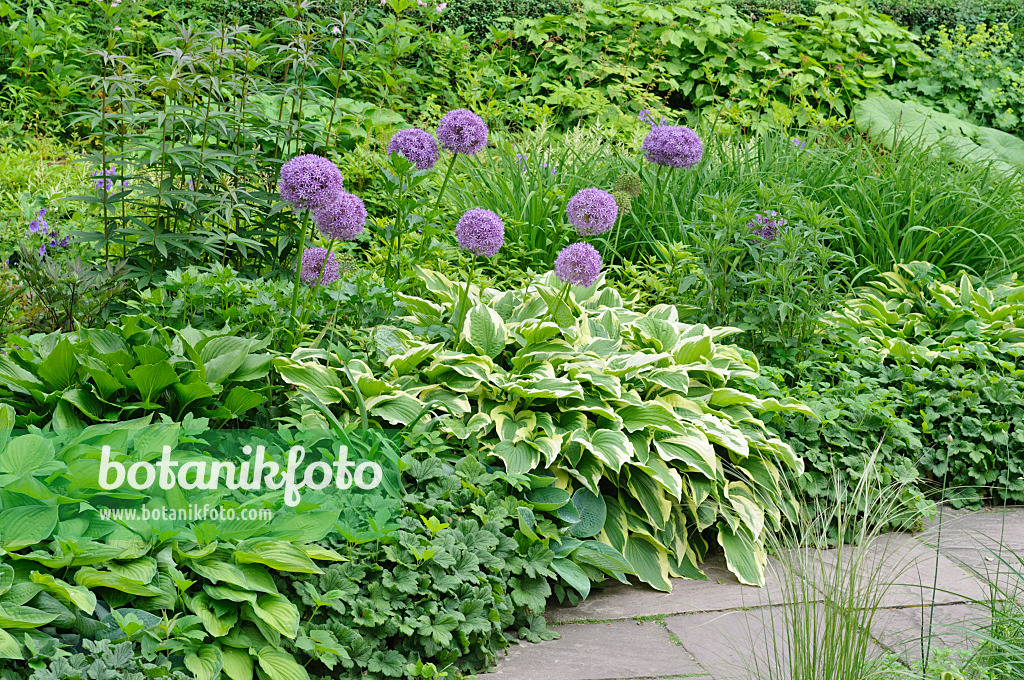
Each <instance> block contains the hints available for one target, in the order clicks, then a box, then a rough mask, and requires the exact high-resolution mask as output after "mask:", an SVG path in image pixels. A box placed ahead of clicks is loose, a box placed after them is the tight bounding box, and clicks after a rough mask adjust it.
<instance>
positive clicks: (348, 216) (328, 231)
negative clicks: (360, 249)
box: [313, 191, 366, 241]
mask: <svg viewBox="0 0 1024 680" xmlns="http://www.w3.org/2000/svg"><path fill="white" fill-rule="evenodd" d="M313 221H314V222H316V226H317V228H319V229H320V233H321V234H323V235H324V236H326V237H327V238H336V239H340V240H342V241H351V240H353V239H355V238H356V237H358V236H359V235H360V234H362V233H363V227H364V225H365V224H366V206H365V205H363V201H362V199H360V198H359V197H358V196H355V195H353V194H350V193H348V192H345V191H342V192H341V193H338V194H335V195H334V197H333V198H331V199H330V200H328V201H327V202H326V203H322V204H320V205H317V206H316V207H314V208H313Z"/></svg>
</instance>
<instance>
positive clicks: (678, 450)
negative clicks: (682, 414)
mask: <svg viewBox="0 0 1024 680" xmlns="http://www.w3.org/2000/svg"><path fill="white" fill-rule="evenodd" d="M654 449H655V450H656V451H657V452H658V455H659V456H661V458H662V460H664V461H668V462H671V461H679V462H681V463H683V464H684V465H685V466H686V469H687V470H691V471H693V472H699V473H700V474H702V475H704V476H705V477H707V478H708V479H715V478H716V477H717V468H718V456H717V454H715V447H714V446H713V445H712V444H711V442H709V441H708V439H707V437H706V436H704V433H703V432H699V431H695V432H693V433H692V434H687V435H681V436H676V437H668V438H666V439H655V440H654Z"/></svg>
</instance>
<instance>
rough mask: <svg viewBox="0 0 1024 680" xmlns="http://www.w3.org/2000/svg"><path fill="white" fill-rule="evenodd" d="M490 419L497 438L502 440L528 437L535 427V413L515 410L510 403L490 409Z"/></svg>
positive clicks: (507, 440) (517, 439)
mask: <svg viewBox="0 0 1024 680" xmlns="http://www.w3.org/2000/svg"><path fill="white" fill-rule="evenodd" d="M490 415H491V420H493V421H494V429H495V431H496V432H497V434H498V439H500V440H501V441H503V442H512V443H515V442H517V441H522V440H525V439H529V438H530V435H531V434H532V433H533V432H534V430H536V429H537V414H536V413H534V412H533V411H530V410H521V411H517V410H515V406H513V405H512V404H502V405H501V406H499V407H498V408H496V409H493V410H492V411H491V414H490Z"/></svg>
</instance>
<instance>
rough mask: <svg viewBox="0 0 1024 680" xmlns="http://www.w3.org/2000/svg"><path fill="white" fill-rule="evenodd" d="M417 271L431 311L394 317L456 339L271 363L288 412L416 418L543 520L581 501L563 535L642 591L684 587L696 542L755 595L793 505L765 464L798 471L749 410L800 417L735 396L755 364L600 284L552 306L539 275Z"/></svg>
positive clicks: (400, 342) (795, 407)
mask: <svg viewBox="0 0 1024 680" xmlns="http://www.w3.org/2000/svg"><path fill="white" fill-rule="evenodd" d="M420 275H421V277H422V278H423V281H424V285H425V286H426V289H427V291H428V292H429V294H430V299H424V298H418V297H412V296H403V297H402V301H403V303H404V304H405V306H406V309H407V310H408V311H409V317H408V318H407V319H406V321H408V322H409V323H411V324H412V325H413V326H415V327H417V328H420V329H439V328H443V327H444V326H445V324H446V323H448V322H449V320H450V319H453V318H455V319H464V322H463V324H462V326H461V328H459V329H458V331H459V332H458V334H457V336H456V337H455V338H454V339H448V340H446V339H445V338H444V336H442V337H438V338H436V340H437V341H433V342H432V341H430V340H431V339H432V338H426V339H424V338H422V337H418V336H415V335H413V334H412V333H409V332H407V331H402V330H398V329H395V330H394V331H393V332H392V333H391V338H390V346H391V352H390V356H388V357H387V358H386V359H385V360H384V361H383V365H382V366H381V367H379V369H378V370H373V369H371V367H370V365H369V364H368V363H367V362H364V361H361V360H350V361H347V362H345V361H342V360H341V359H340V357H337V356H332V355H331V354H329V353H327V352H323V351H309V350H298V351H296V353H295V354H293V355H292V357H290V358H284V357H281V358H278V359H275V366H276V368H277V370H278V372H279V373H280V375H281V377H282V378H283V379H284V380H285V381H286V382H288V383H291V384H292V385H294V386H295V387H296V388H297V390H298V396H299V399H298V400H296V404H295V407H296V408H298V409H300V410H301V409H303V408H305V407H308V406H310V405H315V406H316V407H318V408H320V409H321V412H323V413H325V414H326V415H327V416H328V417H329V418H332V419H333V418H335V414H337V415H338V417H340V418H342V419H348V420H355V419H357V418H359V417H364V416H365V417H368V418H373V419H374V420H375V421H377V422H384V423H389V424H392V425H393V424H409V423H413V422H415V421H418V420H420V418H421V417H422V416H423V414H424V412H431V413H432V414H433V420H432V421H431V422H432V424H433V425H434V426H436V427H437V428H438V429H439V430H440V432H442V433H443V434H445V435H446V436H447V437H449V438H451V439H453V440H461V441H465V442H467V443H468V444H469V445H470V446H471V447H472V448H475V449H476V450H479V451H480V453H481V454H482V455H483V456H485V457H486V459H487V460H491V461H495V462H498V461H500V463H501V464H502V465H503V466H504V468H505V470H506V472H507V474H508V475H509V476H510V477H512V478H518V479H521V480H524V481H523V483H524V484H525V485H526V486H529V487H532V488H533V489H534V490H536V489H539V488H542V487H554V488H555V489H558V490H561V491H562V492H563V494H562V498H561V501H560V502H559V503H555V504H554V507H553V508H552V510H553V511H556V512H559V511H560V514H559V516H560V518H561V520H562V521H563V522H565V523H567V524H569V525H570V526H576V525H577V524H578V523H583V522H586V523H588V524H589V523H591V522H592V521H593V518H590V517H583V516H581V515H580V514H579V512H578V508H577V506H576V504H573V506H572V508H569V506H568V503H567V501H568V498H569V495H570V494H575V493H576V492H578V491H580V490H585V491H587V492H589V493H590V494H591V495H592V496H594V497H595V498H596V499H598V500H597V501H596V503H597V504H598V505H599V506H600V509H599V510H595V512H598V513H599V514H600V515H601V521H598V522H596V523H595V524H594V525H593V527H592V529H590V530H588V531H579V529H578V527H577V531H576V534H575V535H576V537H577V538H590V537H596V538H598V539H599V541H600V542H603V543H604V545H606V546H608V547H610V548H612V550H613V551H614V554H617V555H618V556H619V558H620V561H621V558H622V557H625V559H626V561H627V564H628V566H629V567H630V569H629V571H635V572H636V574H637V575H638V576H639V578H641V579H642V580H643V581H645V582H647V583H649V584H650V585H652V586H653V587H655V588H659V589H662V590H668V589H669V588H670V587H671V586H670V583H669V580H668V579H669V577H671V576H678V577H696V578H700V577H701V576H700V569H699V566H698V565H699V562H700V561H701V559H702V558H703V556H704V555H705V553H706V552H707V550H708V543H707V541H706V540H705V536H709V535H711V536H717V541H718V543H719V544H720V545H721V546H722V547H723V548H724V550H725V554H726V557H727V559H728V562H729V566H730V568H731V569H732V570H733V571H734V572H735V573H736V575H737V576H738V578H740V580H742V581H743V582H746V583H753V584H758V583H762V582H763V569H764V564H765V561H766V553H765V549H764V546H765V539H766V536H767V534H768V532H770V531H773V530H777V529H778V528H779V526H780V523H781V521H782V519H783V517H784V516H788V515H789V513H790V511H791V510H792V509H793V507H794V506H793V499H792V497H791V496H790V494H789V493H788V492H786V490H785V489H784V488H783V485H782V484H781V479H782V469H783V468H785V469H788V470H790V471H791V472H792V473H794V474H799V473H800V471H801V470H802V461H801V460H800V459H799V458H798V457H797V456H795V455H794V453H793V451H792V449H791V448H790V447H789V446H788V445H787V444H786V443H785V442H783V441H782V440H781V439H780V438H779V437H777V436H776V435H775V434H774V433H772V432H771V431H770V430H768V429H767V428H766V427H765V426H764V424H763V422H762V421H761V420H760V418H759V415H760V414H762V413H770V412H776V411H795V412H803V413H806V414H807V415H809V416H813V413H812V412H811V411H810V410H809V409H807V408H806V407H805V406H803V405H802V404H799V403H797V402H795V401H793V400H784V401H779V400H777V399H773V398H769V399H760V398H758V397H755V396H754V395H752V394H750V393H747V392H744V391H741V390H739V389H737V387H736V386H737V384H738V381H739V380H740V379H750V378H753V377H755V376H756V375H757V371H758V363H757V360H756V359H755V357H754V356H753V355H752V354H751V353H750V352H747V351H744V350H742V349H740V348H737V347H733V346H730V345H725V344H720V341H721V340H722V338H724V337H727V336H728V335H729V334H730V333H732V332H734V330H733V329H722V328H718V329H711V328H708V327H706V326H703V325H688V324H684V323H681V322H680V321H679V320H678V317H677V312H676V309H675V308H674V307H670V306H666V305H660V306H657V307H654V308H652V309H651V310H649V311H647V312H646V313H639V312H635V311H633V310H630V309H628V308H627V307H626V306H625V305H624V304H623V301H622V300H621V298H620V297H619V295H618V294H617V293H616V292H615V291H614V290H612V289H610V288H605V287H604V286H603V285H602V284H601V283H600V282H599V283H598V284H597V285H595V286H594V287H593V288H591V289H580V288H574V289H572V292H571V293H570V294H569V295H568V296H567V297H561V296H559V293H558V291H559V286H558V284H557V282H556V281H554V279H553V276H552V275H550V274H549V275H547V276H545V277H541V278H540V279H538V280H537V281H536V282H535V283H534V284H532V285H530V286H529V287H528V288H526V289H524V290H516V291H507V292H500V291H497V290H493V289H485V290H479V289H471V290H470V293H469V296H468V299H467V296H466V295H465V294H464V287H463V286H459V285H456V284H454V283H452V282H451V281H449V280H447V279H446V278H444V277H443V276H441V275H439V274H436V273H433V272H429V271H422V270H421V271H420ZM461 306H465V309H456V308H457V307H461ZM425 332H429V331H425ZM303 403H304V404H305V407H304V406H303ZM625 571H626V570H624V569H616V568H613V569H608V570H606V572H607V573H611V574H612V575H621V574H622V573H624V572H625ZM590 573H591V574H592V575H593V576H595V577H597V576H599V575H600V573H601V572H600V571H597V572H596V573H595V572H594V571H591V572H590Z"/></svg>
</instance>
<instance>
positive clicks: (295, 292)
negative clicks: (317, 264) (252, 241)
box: [288, 210, 326, 347]
mask: <svg viewBox="0 0 1024 680" xmlns="http://www.w3.org/2000/svg"><path fill="white" fill-rule="evenodd" d="M310 212H311V211H310V210H306V213H305V215H303V216H302V224H301V225H300V226H299V240H298V241H297V243H298V244H299V249H298V250H297V251H296V253H295V278H294V279H293V284H292V305H291V321H290V322H289V323H288V335H290V336H291V337H292V340H293V341H294V340H295V320H296V314H295V307H296V306H297V305H298V304H299V281H300V279H301V276H302V253H303V251H305V250H306V227H307V226H308V225H309V214H310ZM325 264H326V262H325ZM295 346H296V347H298V346H299V343H298V342H297V341H296V342H295Z"/></svg>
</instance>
